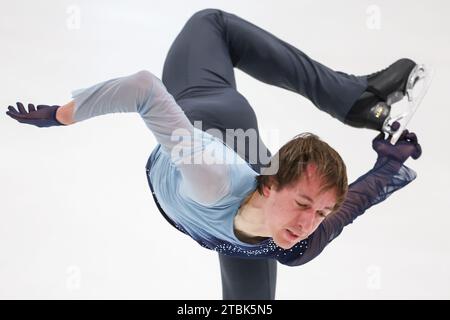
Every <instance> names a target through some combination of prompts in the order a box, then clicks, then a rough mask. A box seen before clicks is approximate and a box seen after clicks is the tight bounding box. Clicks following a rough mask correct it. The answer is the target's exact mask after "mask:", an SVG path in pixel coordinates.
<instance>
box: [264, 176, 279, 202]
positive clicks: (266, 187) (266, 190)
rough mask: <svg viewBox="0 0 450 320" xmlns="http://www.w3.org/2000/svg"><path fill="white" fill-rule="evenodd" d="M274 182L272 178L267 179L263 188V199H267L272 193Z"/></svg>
mask: <svg viewBox="0 0 450 320" xmlns="http://www.w3.org/2000/svg"><path fill="white" fill-rule="evenodd" d="M275 185H276V182H275V179H274V178H273V177H269V181H268V183H267V184H266V185H264V186H263V189H262V192H263V195H264V196H265V197H269V196H270V193H271V192H273V191H274V190H275V189H276V188H275Z"/></svg>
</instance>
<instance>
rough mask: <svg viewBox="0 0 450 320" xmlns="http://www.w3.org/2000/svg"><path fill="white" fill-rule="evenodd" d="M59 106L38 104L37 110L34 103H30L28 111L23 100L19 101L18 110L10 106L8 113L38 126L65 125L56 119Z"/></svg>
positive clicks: (21, 121) (19, 119)
mask: <svg viewBox="0 0 450 320" xmlns="http://www.w3.org/2000/svg"><path fill="white" fill-rule="evenodd" d="M58 108H59V106H46V105H38V106H37V110H36V109H35V107H34V104H31V103H29V104H28V112H27V111H26V110H25V108H24V106H23V104H22V103H21V102H17V109H18V110H19V111H17V110H16V109H14V107H13V106H9V107H8V110H9V111H7V112H6V114H7V115H8V116H10V117H11V118H13V119H15V120H17V121H19V122H20V123H26V124H31V125H34V126H37V127H41V128H42V127H52V126H60V125H63V124H62V123H61V122H59V121H58V120H57V119H56V110H58Z"/></svg>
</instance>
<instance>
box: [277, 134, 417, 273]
mask: <svg viewBox="0 0 450 320" xmlns="http://www.w3.org/2000/svg"><path fill="white" fill-rule="evenodd" d="M412 135H414V133H411V134H410V133H408V132H407V131H406V132H405V133H404V135H403V136H402V137H401V140H399V142H398V143H397V145H395V146H392V145H390V144H389V142H388V141H387V140H386V141H384V140H381V139H379V137H380V136H378V137H377V138H376V139H375V140H374V141H373V142H374V149H375V150H376V151H377V153H378V159H377V162H376V164H375V166H374V168H373V169H372V170H370V171H369V172H367V173H366V174H364V175H363V176H361V177H359V178H358V179H357V180H356V181H354V182H353V183H352V184H350V185H349V190H348V193H347V196H346V198H345V201H344V202H343V203H342V205H341V207H340V208H339V209H338V210H337V211H335V212H333V213H332V214H330V215H329V216H328V217H327V218H326V219H325V220H324V221H323V222H322V223H321V224H320V225H319V227H318V228H317V229H316V231H315V232H314V233H313V234H311V236H310V237H309V238H308V249H307V250H306V251H305V252H304V253H303V254H302V255H301V256H299V257H298V258H297V259H295V260H292V261H289V262H288V263H286V264H287V265H291V266H295V265H301V264H304V263H306V262H308V261H310V260H312V259H314V258H315V257H317V256H318V255H319V254H320V253H321V252H322V251H323V249H324V248H325V247H326V246H327V245H328V244H329V243H330V242H331V241H332V240H334V239H335V238H336V237H337V236H338V235H339V234H340V233H341V232H342V230H343V229H344V227H345V226H347V225H348V224H350V223H352V222H353V221H354V220H355V219H356V218H357V217H358V216H360V215H362V214H363V213H364V212H365V211H366V210H367V209H369V208H370V207H372V206H373V205H376V204H377V203H380V202H381V201H384V200H385V199H387V198H388V197H389V196H390V195H391V194H392V193H394V192H396V191H397V190H399V189H401V188H403V187H405V186H406V185H407V184H409V183H410V182H411V181H413V180H414V179H415V178H416V176H417V175H416V172H415V171H414V170H412V169H410V168H408V167H407V166H405V165H404V164H403V162H404V161H405V160H406V159H407V158H408V157H409V156H412V157H413V158H414V159H417V158H418V157H420V154H421V147H420V145H419V144H418V142H417V137H415V135H414V136H412ZM407 137H413V139H412V141H407V140H408V139H407ZM414 137H415V138H414Z"/></svg>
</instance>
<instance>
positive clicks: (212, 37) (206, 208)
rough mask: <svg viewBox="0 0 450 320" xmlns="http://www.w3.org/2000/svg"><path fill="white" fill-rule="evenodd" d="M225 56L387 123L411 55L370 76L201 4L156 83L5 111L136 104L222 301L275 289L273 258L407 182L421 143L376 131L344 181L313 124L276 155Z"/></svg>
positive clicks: (46, 116) (107, 87)
mask: <svg viewBox="0 0 450 320" xmlns="http://www.w3.org/2000/svg"><path fill="white" fill-rule="evenodd" d="M234 68H239V69H240V70H242V71H244V72H246V73H248V74H249V75H251V76H253V77H254V78H256V79H258V80H260V81H263V82H265V83H267V84H270V85H274V86H278V87H280V88H284V89H287V90H290V91H293V92H296V93H298V94H300V95H302V96H304V97H306V98H308V99H309V100H310V101H311V102H312V103H313V104H314V105H315V106H316V107H317V108H318V109H320V110H322V111H324V112H327V113H328V114H330V115H331V116H332V117H334V118H336V119H337V120H339V121H340V122H342V123H344V124H347V125H351V126H353V127H358V128H367V129H371V130H376V131H383V128H384V126H385V125H386V119H387V118H388V116H389V114H390V112H391V109H392V108H395V105H392V106H391V105H390V103H389V102H392V101H393V100H392V99H388V98H389V97H392V96H394V95H395V96H396V97H400V98H401V97H403V96H404V95H405V94H406V89H407V83H408V79H410V77H411V74H412V73H413V72H414V70H415V68H417V65H416V63H415V62H413V61H412V60H410V59H401V60H398V61H397V62H395V63H393V64H392V65H391V66H389V67H388V68H386V69H384V70H383V71H380V72H377V73H374V74H371V75H368V76H354V75H350V74H347V73H344V72H339V71H334V70H332V69H330V68H328V67H326V66H324V65H323V64H321V63H319V62H317V61H315V60H313V59H311V58H310V57H308V56H307V55H306V54H305V53H303V52H302V51H300V50H299V49H297V48H295V47H294V46H292V45H290V44H288V43H286V42H284V41H282V40H280V39H278V38H277V37H275V36H274V35H272V34H270V33H268V32H267V31H265V30H263V29H261V28H259V27H257V26H255V25H253V24H252V23H250V22H248V21H245V20H243V19H241V18H240V17H238V16H236V15H234V14H231V13H228V12H225V11H223V10H218V9H205V10H201V11H199V12H197V13H195V14H194V15H193V16H192V17H191V18H190V19H189V20H188V21H187V23H186V24H185V26H184V27H183V29H182V30H181V32H180V34H179V35H178V36H177V38H176V39H175V41H174V43H173V44H172V46H171V48H170V50H169V52H168V55H167V58H166V61H165V64H164V70H163V75H162V81H161V80H160V79H158V78H157V77H156V76H155V75H153V74H152V73H151V72H149V71H146V70H143V71H140V72H137V73H134V74H131V75H128V76H124V77H118V78H114V79H110V80H107V81H104V82H101V83H98V84H96V85H93V86H91V87H88V88H86V89H80V90H76V91H74V92H73V93H72V94H73V100H72V101H71V102H69V103H67V104H66V105H63V106H49V105H39V106H37V109H36V108H35V107H34V105H33V104H29V106H28V112H27V111H26V110H25V108H24V106H23V104H22V103H20V102H18V103H17V107H18V110H16V109H14V107H12V106H10V107H9V111H8V112H7V114H8V115H9V116H11V117H12V118H14V119H16V120H18V121H19V122H22V123H26V124H32V125H36V126H39V127H49V126H58V125H71V124H74V123H76V122H80V121H83V120H86V119H89V118H92V117H95V116H99V115H103V114H107V113H113V112H138V113H139V114H140V115H141V116H142V119H143V120H144V121H145V123H146V125H147V127H148V128H149V129H150V130H151V131H152V133H153V134H154V135H155V137H156V139H157V142H158V145H157V146H156V147H155V149H154V150H153V151H152V153H151V155H150V157H149V159H148V161H147V164H146V174H147V179H148V183H149V187H150V189H151V191H152V196H153V198H154V200H155V202H156V205H157V207H158V209H159V211H160V212H161V214H162V215H163V216H164V218H165V219H167V221H168V222H169V223H170V224H172V225H173V226H174V227H175V228H177V229H178V230H179V231H181V232H183V233H185V234H186V235H188V236H190V237H192V238H193V239H194V240H195V241H197V242H198V243H199V244H200V245H201V246H203V247H205V248H207V249H211V250H214V251H217V252H218V256H219V260H220V267H221V276H222V291H223V298H224V299H275V287H276V270H277V262H280V263H282V264H285V265H289V266H297V265H301V264H304V263H306V262H308V261H310V260H312V259H313V258H315V257H316V256H317V255H318V254H320V253H321V252H322V250H323V249H324V248H325V246H326V245H328V244H329V243H330V242H331V241H332V240H333V239H335V238H336V237H337V236H338V235H339V234H340V233H341V231H342V230H343V228H344V227H345V226H346V225H348V224H350V223H352V221H353V220H354V219H355V218H356V217H358V216H359V215H361V214H362V213H364V212H365V211H366V210H367V209H368V208H369V207H371V206H373V205H375V204H377V203H379V202H380V201H383V200H384V199H386V198H387V197H388V196H389V195H390V194H392V193H393V192H395V191H396V190H398V189H400V188H402V187H404V186H405V185H407V184H408V183H410V182H411V181H412V180H414V179H415V177H416V174H415V172H414V171H413V170H411V169H410V168H408V167H406V166H405V165H404V162H405V161H406V160H407V159H408V158H409V157H412V158H413V159H417V158H419V157H420V155H421V147H420V145H419V143H418V140H417V136H416V135H415V134H414V133H410V132H408V130H404V131H402V134H401V136H400V138H399V140H398V142H397V143H396V144H395V145H392V144H390V143H389V142H388V141H387V140H385V139H384V133H380V134H379V135H378V136H377V137H376V138H375V139H374V140H373V141H372V147H373V149H374V150H375V151H376V152H377V156H378V157H377V160H376V163H375V165H374V166H373V167H372V168H371V169H370V170H369V171H368V172H367V173H365V174H364V175H362V176H361V177H360V178H358V179H357V180H356V181H355V182H353V183H352V184H350V185H348V183H347V173H346V167H345V164H344V163H343V161H342V159H341V157H340V156H339V154H338V153H337V152H336V151H335V150H334V149H333V148H331V147H330V146H329V145H328V144H327V143H325V142H324V141H322V140H320V138H319V137H318V136H316V135H314V134H310V133H305V134H300V135H298V136H296V137H294V138H293V139H292V140H290V141H289V142H288V143H286V144H285V145H284V146H282V147H281V149H280V150H279V151H278V152H277V154H276V155H275V156H272V154H271V152H270V151H269V150H268V149H267V148H266V146H265V145H264V142H263V141H262V140H261V139H260V137H259V134H258V123H257V119H256V116H255V113H254V111H253V109H252V107H251V106H250V105H249V103H248V101H247V100H246V99H245V97H243V96H242V95H241V94H240V93H239V92H238V91H237V88H236V81H235V77H234ZM396 100H397V101H398V100H399V98H398V99H396ZM272 107H273V108H277V109H278V110H279V112H283V106H280V105H274V106H272ZM199 123H200V124H201V126H202V127H201V129H199V128H198V126H197V124H199ZM194 124H196V126H194ZM390 126H391V128H390V129H391V131H392V132H395V131H396V130H398V129H399V124H398V122H395V123H393V124H390ZM230 129H231V130H230ZM249 132H250V133H254V135H253V140H252V139H246V138H248V137H249V136H251V135H250V134H248V133H249ZM347 139H348V138H347ZM266 158H268V159H270V161H265V160H264V159H266Z"/></svg>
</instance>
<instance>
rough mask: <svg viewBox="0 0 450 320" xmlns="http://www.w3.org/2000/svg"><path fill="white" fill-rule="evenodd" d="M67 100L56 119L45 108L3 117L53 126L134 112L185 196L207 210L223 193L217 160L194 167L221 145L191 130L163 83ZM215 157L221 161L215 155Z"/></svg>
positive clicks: (144, 79) (148, 80)
mask: <svg viewBox="0 0 450 320" xmlns="http://www.w3.org/2000/svg"><path fill="white" fill-rule="evenodd" d="M72 97H73V101H71V102H69V103H68V104H66V105H64V106H62V107H59V108H58V109H57V110H56V113H55V109H56V107H57V106H54V107H55V108H54V107H49V106H45V107H44V108H42V109H40V110H34V109H33V110H30V112H29V113H27V112H26V110H25V109H24V108H23V106H22V107H20V108H19V112H17V111H15V110H13V109H11V108H12V107H10V111H9V112H8V114H9V115H10V116H11V117H13V118H14V119H16V120H18V121H19V122H23V123H27V124H33V125H37V126H42V124H45V126H52V125H59V124H60V123H59V122H61V123H64V124H71V123H76V122H80V121H83V120H87V119H90V118H93V117H97V116H100V115H105V114H109V113H119V112H137V113H139V115H140V116H141V117H142V119H143V120H144V122H145V124H146V126H147V127H148V128H149V129H150V130H151V132H152V133H153V134H154V136H155V138H156V140H157V142H158V143H160V144H161V147H162V150H163V151H164V152H166V153H168V154H169V155H170V156H171V160H172V162H173V163H174V164H175V165H176V166H177V167H178V168H179V169H180V172H181V174H182V176H183V179H182V184H183V186H184V187H183V189H184V190H188V193H187V195H188V196H190V197H191V198H192V199H193V200H195V201H197V202H199V203H202V204H212V203H214V202H215V201H217V200H219V199H221V198H222V197H223V196H225V195H226V193H227V192H228V188H229V179H228V175H227V166H226V164H224V163H223V161H222V159H218V161H209V162H208V163H206V162H205V161H203V162H196V161H195V159H197V158H202V155H203V154H204V153H207V154H208V157H209V158H211V157H215V156H216V153H214V152H211V149H214V148H217V145H222V144H217V143H213V142H214V138H213V137H212V136H211V135H209V134H207V133H205V132H203V131H201V130H199V129H196V128H194V126H193V125H192V124H191V122H190V121H189V119H188V118H187V117H186V115H185V114H184V112H183V110H182V109H181V107H180V106H179V105H178V104H177V103H176V101H175V100H174V98H173V97H172V95H170V94H169V93H168V92H167V90H166V88H165V86H164V84H163V83H162V81H161V80H160V79H158V78H157V77H156V76H155V75H153V74H152V73H151V72H149V71H146V70H143V71H139V72H137V73H135V74H131V75H129V76H125V77H119V78H114V79H110V80H107V81H103V82H100V83H98V84H95V85H93V86H91V87H88V88H85V89H79V90H75V91H73V92H72ZM38 108H39V106H38ZM55 119H56V120H58V122H57V121H55ZM217 156H218V157H220V154H217ZM210 160H211V159H210ZM213 160H214V159H213Z"/></svg>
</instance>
